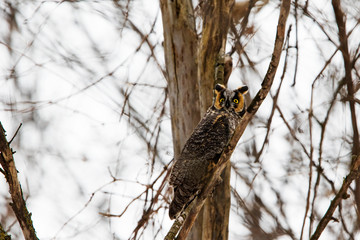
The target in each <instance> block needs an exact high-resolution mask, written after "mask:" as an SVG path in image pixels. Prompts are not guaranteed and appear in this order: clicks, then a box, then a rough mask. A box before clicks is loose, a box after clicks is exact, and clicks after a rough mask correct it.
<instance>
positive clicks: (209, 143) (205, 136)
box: [169, 84, 248, 219]
mask: <svg viewBox="0 0 360 240" xmlns="http://www.w3.org/2000/svg"><path fill="white" fill-rule="evenodd" d="M247 90H248V88H247V87H246V86H244V87H240V88H238V89H236V90H233V91H231V90H228V89H226V88H225V87H224V86H223V85H220V84H217V85H216V86H215V89H214V101H213V105H212V106H211V107H210V108H209V109H208V110H207V112H206V114H205V116H204V117H203V118H202V120H201V121H200V122H199V124H198V125H197V126H196V128H195V129H194V131H193V133H192V134H191V136H190V138H189V139H188V140H187V142H186V143H185V146H184V148H183V150H182V152H181V154H180V156H179V158H178V159H177V160H176V161H175V164H174V166H173V168H172V172H171V175H170V184H171V185H172V186H173V188H174V198H173V201H172V202H171V204H170V207H169V216H170V218H171V219H174V218H176V217H177V216H178V214H179V213H181V211H182V210H183V209H184V208H185V207H186V206H187V205H188V204H189V203H190V202H191V201H192V200H193V199H194V198H195V197H196V195H197V194H198V193H199V192H200V191H201V190H202V188H203V187H204V185H205V183H206V182H207V181H208V178H209V174H208V173H209V172H210V170H211V168H213V167H214V166H215V165H216V164H217V162H218V160H219V157H220V156H221V153H222V151H223V149H224V148H225V146H226V144H227V143H228V142H229V140H230V138H231V136H232V135H233V133H234V130H235V128H236V126H237V124H238V123H239V121H240V119H241V117H242V116H243V115H244V113H245V102H244V96H243V95H244V94H245V93H246V92H247Z"/></svg>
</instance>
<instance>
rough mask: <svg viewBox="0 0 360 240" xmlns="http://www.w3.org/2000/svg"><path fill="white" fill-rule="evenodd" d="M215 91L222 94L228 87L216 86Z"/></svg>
mask: <svg viewBox="0 0 360 240" xmlns="http://www.w3.org/2000/svg"><path fill="white" fill-rule="evenodd" d="M214 89H215V91H217V92H221V91H222V90H225V89H226V87H225V86H224V85H222V84H216V85H215V88H214Z"/></svg>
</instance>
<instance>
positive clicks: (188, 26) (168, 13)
mask: <svg viewBox="0 0 360 240" xmlns="http://www.w3.org/2000/svg"><path fill="white" fill-rule="evenodd" d="M233 4H234V0H225V1H224V0H216V1H206V2H205V3H204V5H203V6H204V9H203V10H204V11H203V32H202V39H201V43H200V44H199V45H200V49H199V51H198V49H197V47H198V44H197V42H198V39H197V35H196V30H195V19H194V13H193V6H192V4H191V1H190V0H182V1H180V0H178V1H176V0H174V1H170V0H161V1H160V7H161V12H162V19H163V28H164V51H165V61H166V71H167V74H168V75H167V80H168V90H169V99H170V112H171V123H172V133H173V143H174V154H175V158H176V157H177V156H178V155H179V153H180V151H181V149H182V147H183V146H184V143H185V141H186V140H187V138H188V137H189V136H190V134H191V132H192V130H193V129H194V128H195V126H196V124H197V123H198V122H199V120H200V117H201V116H203V115H204V114H205V112H206V110H207V109H208V107H209V106H210V105H211V102H212V95H213V93H212V89H213V87H214V83H215V78H214V77H215V64H216V60H217V57H218V54H219V51H220V49H221V47H222V45H223V43H225V42H226V36H227V32H228V28H229V19H230V9H231V7H232V5H233ZM197 63H198V65H197ZM222 177H223V182H222V183H221V184H220V185H219V186H217V188H216V190H215V192H214V196H213V198H211V199H210V200H208V201H207V203H206V205H205V207H204V210H203V212H202V213H201V214H199V217H198V219H197V223H196V224H195V225H194V227H193V229H192V232H191V233H190V235H189V237H188V239H193V240H195V239H196V240H199V239H214V238H216V239H227V237H228V236H227V235H228V221H229V210H230V164H229V166H228V167H227V169H226V170H225V171H224V173H223V174H222Z"/></svg>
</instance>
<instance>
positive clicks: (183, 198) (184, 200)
mask: <svg viewBox="0 0 360 240" xmlns="http://www.w3.org/2000/svg"><path fill="white" fill-rule="evenodd" d="M193 199H194V194H192V193H190V192H188V191H183V189H181V188H180V187H178V188H176V190H175V193H174V199H173V200H172V202H171V203H170V206H169V217H170V219H175V218H176V217H177V216H178V214H179V213H181V212H182V210H183V209H184V208H185V207H186V206H187V205H189V204H190V203H191V201H192V200H193Z"/></svg>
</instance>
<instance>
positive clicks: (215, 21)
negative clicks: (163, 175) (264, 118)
mask: <svg viewBox="0 0 360 240" xmlns="http://www.w3.org/2000/svg"><path fill="white" fill-rule="evenodd" d="M233 5H234V0H215V1H206V2H205V3H204V4H203V11H202V13H203V14H202V19H203V29H202V38H201V41H200V45H199V54H198V81H199V86H200V88H199V99H200V112H201V115H204V114H205V112H206V110H207V109H208V108H209V106H211V104H212V97H213V92H212V89H213V87H214V84H215V67H216V65H217V64H218V62H217V61H218V60H219V53H220V54H224V51H225V43H226V37H227V33H228V29H229V23H230V15H231V8H232V7H233ZM223 79H224V78H223V76H222V80H223ZM219 83H221V84H224V82H219ZM230 168H231V166H230V162H228V164H227V167H226V168H225V170H224V172H223V173H222V175H221V178H222V182H221V183H220V184H219V185H218V186H216V188H215V190H214V193H213V196H212V197H211V198H208V199H207V200H206V202H205V205H204V207H203V209H202V211H201V212H200V213H199V216H198V218H197V220H196V222H195V224H194V227H193V228H192V230H191V232H190V234H189V237H188V239H192V240H197V239H203V240H207V239H219V240H220V239H222V240H226V239H228V225H229V212H230Z"/></svg>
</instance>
